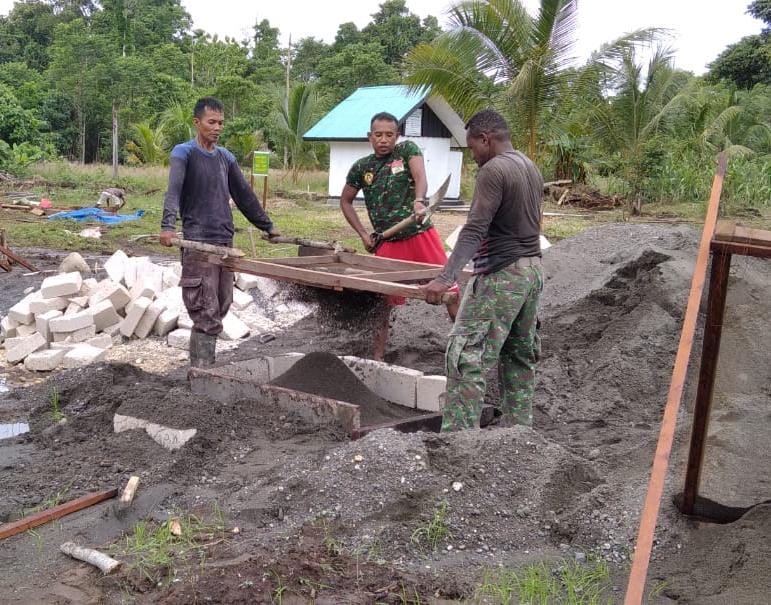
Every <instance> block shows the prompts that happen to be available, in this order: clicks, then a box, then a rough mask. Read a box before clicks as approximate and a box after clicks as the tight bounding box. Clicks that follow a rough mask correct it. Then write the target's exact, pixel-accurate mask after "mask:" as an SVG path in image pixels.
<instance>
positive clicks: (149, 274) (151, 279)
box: [137, 261, 163, 294]
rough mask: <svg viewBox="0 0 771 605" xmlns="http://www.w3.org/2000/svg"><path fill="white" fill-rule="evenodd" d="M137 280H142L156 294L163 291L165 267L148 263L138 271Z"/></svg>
mask: <svg viewBox="0 0 771 605" xmlns="http://www.w3.org/2000/svg"><path fill="white" fill-rule="evenodd" d="M138 271H139V273H137V279H142V280H143V281H144V282H145V284H146V285H147V287H148V288H152V290H153V292H155V293H156V294H157V293H158V292H162V291H163V267H161V266H160V265H156V264H155V263H153V262H150V261H147V262H145V263H144V264H143V265H141V266H140V267H139V269H138Z"/></svg>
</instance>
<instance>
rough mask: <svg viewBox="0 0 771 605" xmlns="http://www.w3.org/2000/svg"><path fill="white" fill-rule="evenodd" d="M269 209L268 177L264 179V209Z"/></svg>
mask: <svg viewBox="0 0 771 605" xmlns="http://www.w3.org/2000/svg"><path fill="white" fill-rule="evenodd" d="M267 207H268V175H267V174H266V175H265V176H264V177H262V208H263V210H264V209H266V208H267Z"/></svg>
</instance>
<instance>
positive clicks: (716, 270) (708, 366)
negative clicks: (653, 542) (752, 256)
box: [681, 254, 731, 515]
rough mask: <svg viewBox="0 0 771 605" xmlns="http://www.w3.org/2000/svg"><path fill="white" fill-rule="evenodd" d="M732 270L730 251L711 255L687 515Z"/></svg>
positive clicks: (696, 484)
mask: <svg viewBox="0 0 771 605" xmlns="http://www.w3.org/2000/svg"><path fill="white" fill-rule="evenodd" d="M730 269H731V255H730V254H714V255H713V256H712V271H711V273H710V279H709V295H708V299H707V319H706V322H705V324H704V340H703V342H702V348H701V366H700V367H699V387H698V390H697V392H696V405H695V406H694V410H693V428H692V429H691V446H690V449H689V451H688V466H687V469H686V473H685V487H684V488H683V503H682V509H681V510H682V512H683V513H684V514H686V515H692V514H693V505H694V503H695V502H696V496H698V494H699V481H700V479H701V466H702V463H703V462H704V450H705V448H706V445H707V430H708V429H709V415H710V410H711V408H712V394H713V392H714V388H715V375H716V374H717V362H718V357H719V354H720V337H721V335H722V333H723V315H724V314H725V301H726V294H727V293H728V273H729V271H730Z"/></svg>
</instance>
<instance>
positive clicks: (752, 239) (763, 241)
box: [714, 221, 771, 246]
mask: <svg viewBox="0 0 771 605" xmlns="http://www.w3.org/2000/svg"><path fill="white" fill-rule="evenodd" d="M714 239H715V241H719V242H732V243H736V244H749V245H751V246H771V231H765V230H763V229H752V228H750V227H742V226H741V225H737V224H736V223H735V222H733V221H720V223H718V228H717V229H716V230H715V237H714Z"/></svg>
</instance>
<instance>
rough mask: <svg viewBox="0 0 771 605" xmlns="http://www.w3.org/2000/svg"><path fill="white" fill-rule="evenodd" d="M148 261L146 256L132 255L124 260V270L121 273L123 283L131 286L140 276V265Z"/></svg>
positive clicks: (128, 286)
mask: <svg viewBox="0 0 771 605" xmlns="http://www.w3.org/2000/svg"><path fill="white" fill-rule="evenodd" d="M148 262H150V259H149V258H148V257H147V256H132V257H130V258H129V259H128V261H127V262H126V268H125V272H124V274H123V283H124V284H126V287H127V288H131V287H133V286H134V284H135V283H136V281H137V279H139V277H141V275H142V273H141V267H142V265H144V264H145V263H148Z"/></svg>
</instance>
